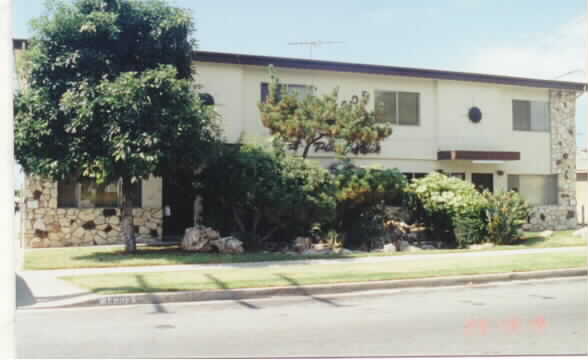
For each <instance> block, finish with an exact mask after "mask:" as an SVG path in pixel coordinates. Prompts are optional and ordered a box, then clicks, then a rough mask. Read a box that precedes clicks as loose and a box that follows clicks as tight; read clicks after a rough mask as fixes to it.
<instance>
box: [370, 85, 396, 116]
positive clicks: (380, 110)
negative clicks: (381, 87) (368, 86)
mask: <svg viewBox="0 0 588 360" xmlns="http://www.w3.org/2000/svg"><path fill="white" fill-rule="evenodd" d="M375 116H376V120H377V121H378V122H380V123H392V124H396V93H395V92H391V91H376V96H375Z"/></svg>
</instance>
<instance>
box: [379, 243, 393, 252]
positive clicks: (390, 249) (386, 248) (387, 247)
mask: <svg viewBox="0 0 588 360" xmlns="http://www.w3.org/2000/svg"><path fill="white" fill-rule="evenodd" d="M381 251H382V252H396V251H397V249H396V245H394V244H386V245H384V247H383V248H382V250H381Z"/></svg>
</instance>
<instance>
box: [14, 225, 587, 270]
mask: <svg viewBox="0 0 588 360" xmlns="http://www.w3.org/2000/svg"><path fill="white" fill-rule="evenodd" d="M572 233H573V231H558V232H555V233H554V234H553V235H552V236H550V237H549V238H544V237H541V236H539V235H538V233H527V234H526V236H525V238H524V239H523V241H521V243H520V244H517V245H501V246H496V247H493V248H489V249H485V250H467V249H463V250H427V251H422V252H410V253H406V252H401V253H399V252H395V253H377V252H371V253H367V252H361V253H355V254H352V255H318V256H297V255H287V254H280V253H245V254H239V255H220V254H197V253H189V252H184V251H182V250H181V249H180V248H178V247H177V246H172V247H169V246H165V247H164V246H160V247H149V246H141V247H139V249H138V251H137V253H135V254H125V253H124V252H123V247H122V246H111V247H71V248H53V249H34V250H27V252H26V253H25V264H24V267H25V269H26V270H57V269H77V268H107V267H127V266H156V265H185V264H226V263H239V262H262V261H284V260H302V259H338V258H339V259H340V258H349V257H369V256H404V255H415V254H447V253H465V252H479V251H494V250H516V249H533V248H549V247H569V246H586V240H585V239H584V238H581V237H577V236H573V234H572Z"/></svg>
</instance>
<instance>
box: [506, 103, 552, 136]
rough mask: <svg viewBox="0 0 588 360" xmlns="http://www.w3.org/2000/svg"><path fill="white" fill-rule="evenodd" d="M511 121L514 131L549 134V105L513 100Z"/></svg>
mask: <svg viewBox="0 0 588 360" xmlns="http://www.w3.org/2000/svg"><path fill="white" fill-rule="evenodd" d="M512 120H513V129H514V130H521V131H544V132H549V130H550V123H549V103H547V102H544V101H528V100H513V101H512Z"/></svg>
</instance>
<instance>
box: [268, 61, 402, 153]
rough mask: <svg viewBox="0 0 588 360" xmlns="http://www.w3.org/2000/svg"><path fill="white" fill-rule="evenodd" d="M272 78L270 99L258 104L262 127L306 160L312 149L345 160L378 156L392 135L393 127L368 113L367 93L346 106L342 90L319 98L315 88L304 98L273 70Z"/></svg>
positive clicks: (335, 90)
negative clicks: (382, 146) (340, 156)
mask: <svg viewBox="0 0 588 360" xmlns="http://www.w3.org/2000/svg"><path fill="white" fill-rule="evenodd" d="M270 76H271V83H270V84H269V89H268V90H269V91H268V96H267V97H266V99H265V100H264V101H262V102H260V103H259V104H258V108H259V110H260V112H261V120H262V123H263V125H264V126H265V127H266V128H268V129H269V130H270V133H271V134H272V135H273V136H275V137H276V139H277V140H278V142H280V143H286V144H287V145H288V146H289V148H290V149H291V150H294V151H298V150H299V149H302V157H303V158H306V157H307V156H308V153H309V151H310V150H311V148H312V147H314V150H315V151H321V150H322V151H329V152H331V151H334V152H336V153H337V154H338V155H342V156H346V155H349V154H355V155H357V154H369V153H378V152H379V151H380V142H381V141H382V140H384V139H385V138H386V137H388V136H390V134H392V126H391V124H390V123H384V122H381V121H378V120H377V119H376V116H375V113H374V112H373V111H369V110H368V108H367V107H368V104H369V94H368V93H367V92H364V93H362V95H361V96H353V97H352V99H351V100H350V101H343V102H340V101H339V100H338V97H339V96H338V95H339V89H338V88H335V89H334V90H333V91H332V92H331V93H329V94H324V95H321V96H319V95H317V94H316V89H315V88H313V87H311V90H312V91H311V94H307V96H300V95H302V94H297V93H296V92H295V91H288V87H287V86H286V85H283V84H281V83H280V79H279V78H278V76H277V75H276V73H275V71H274V69H273V68H271V67H270Z"/></svg>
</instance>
